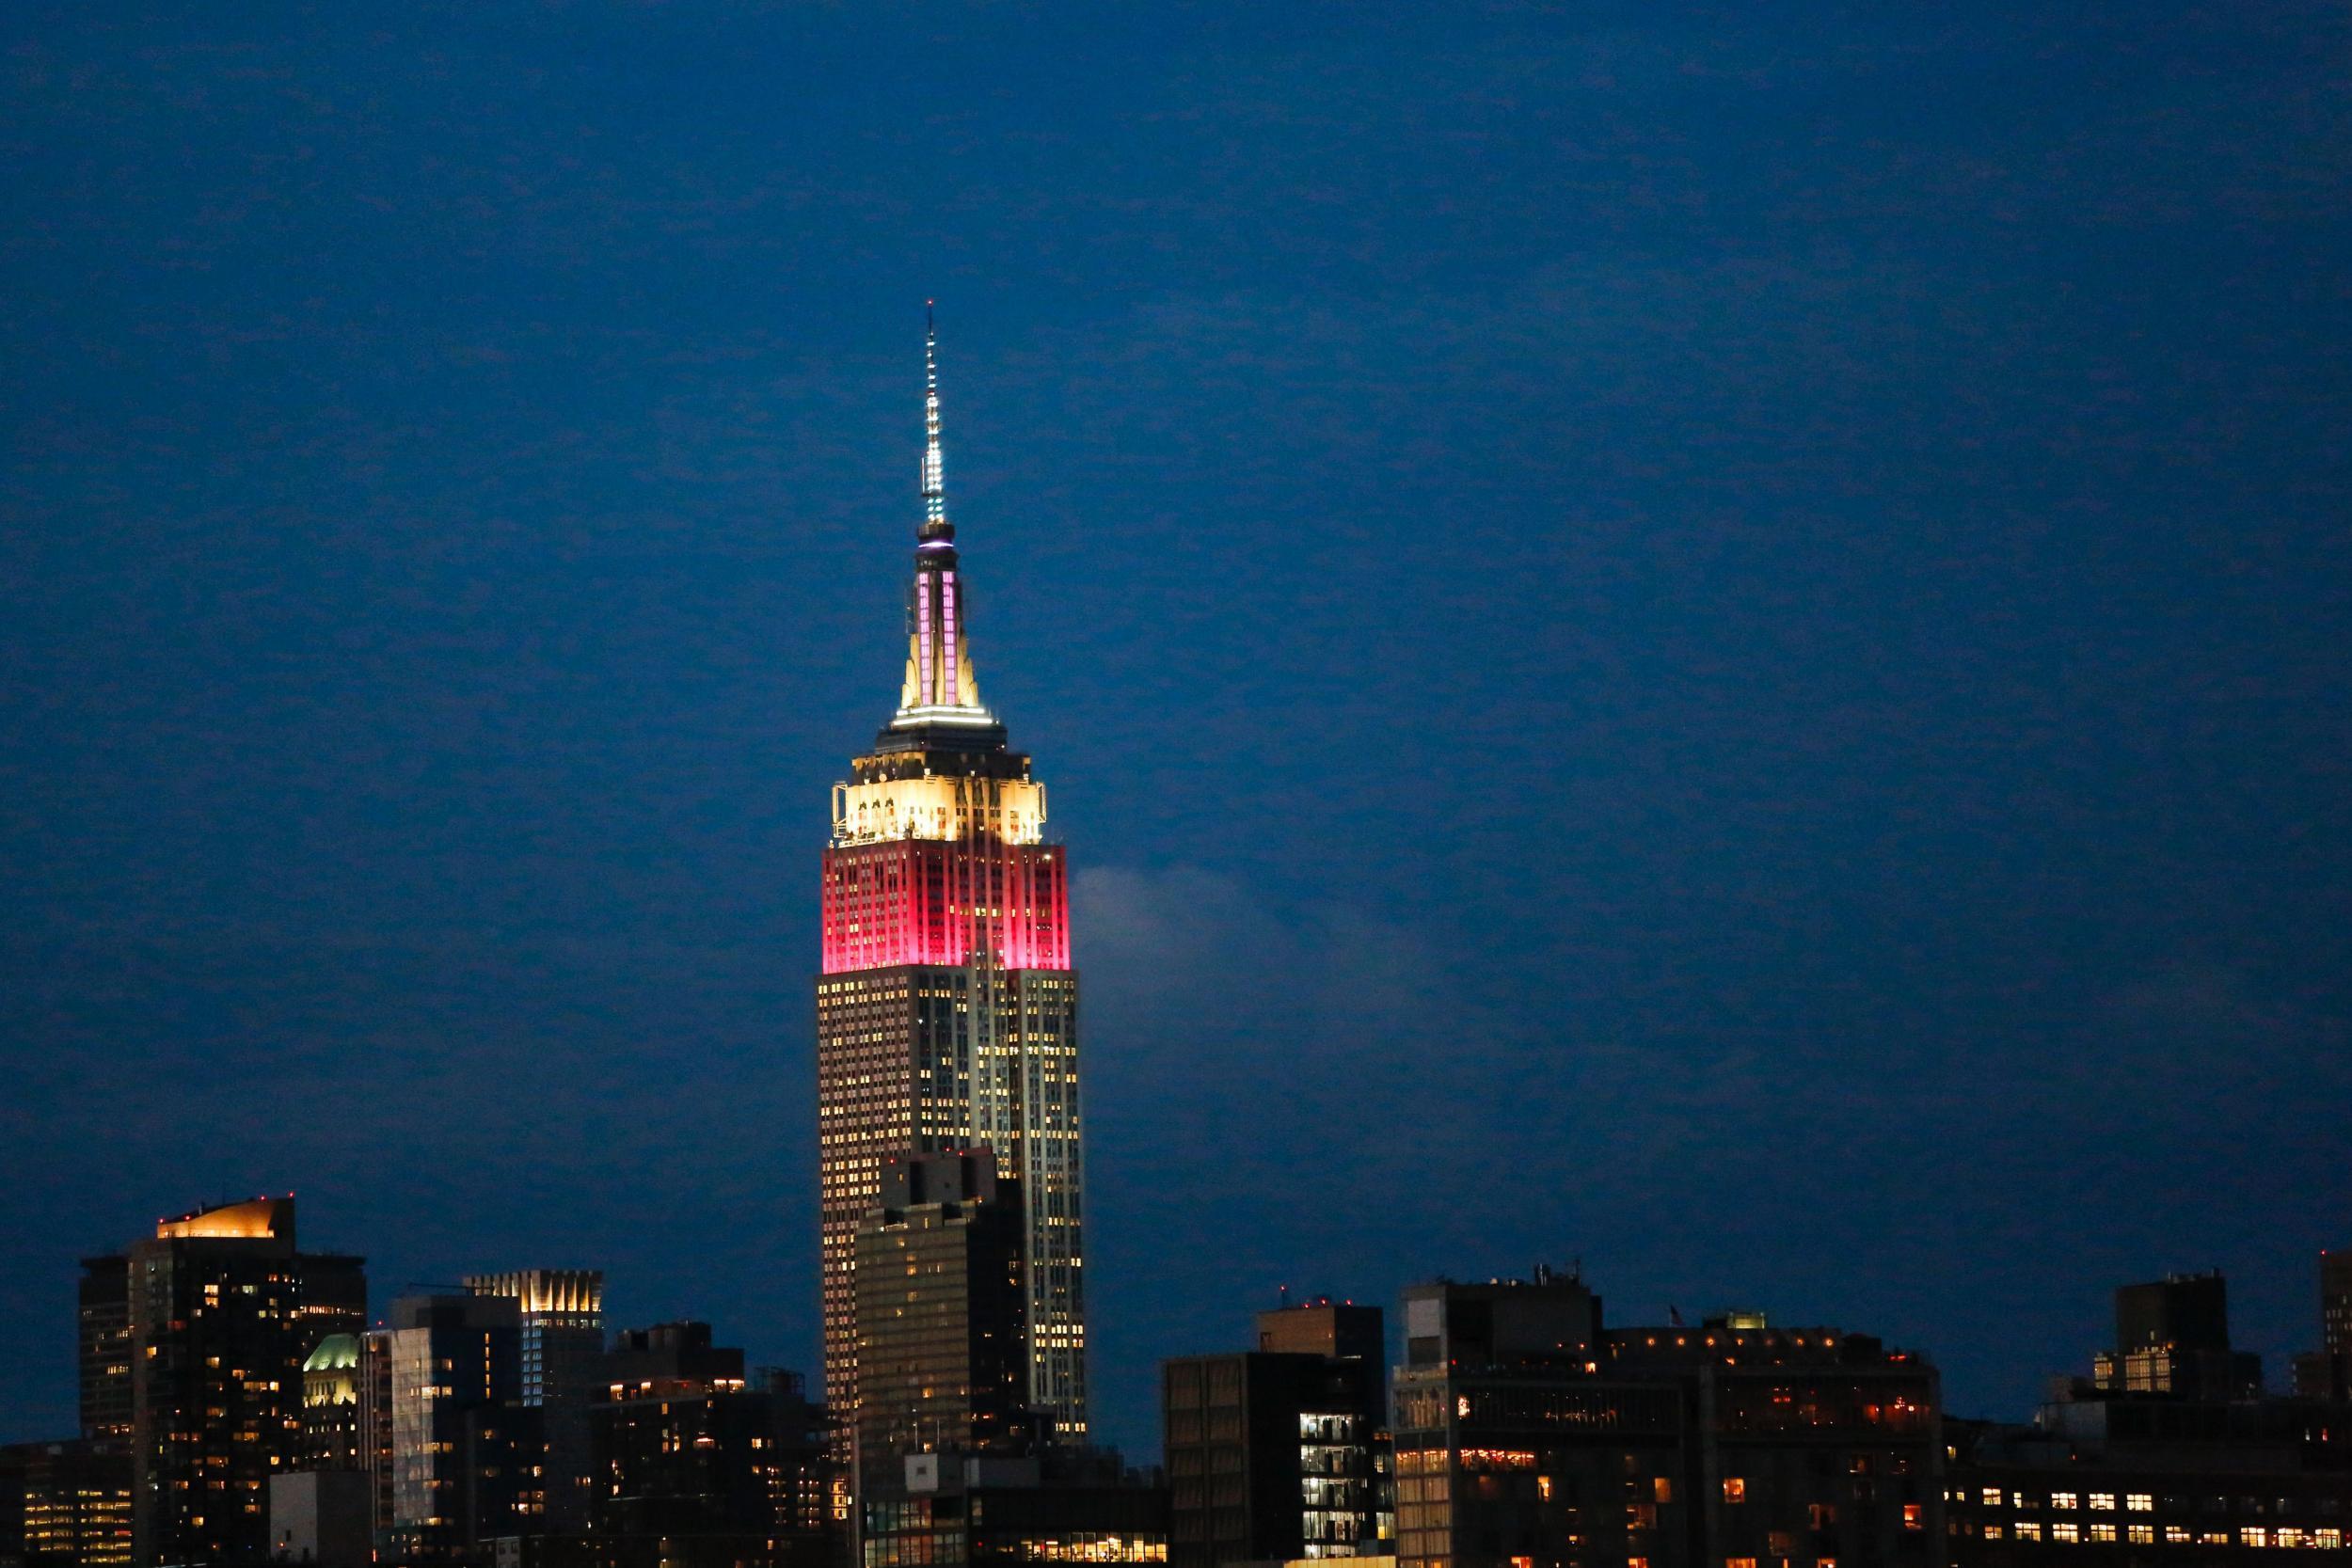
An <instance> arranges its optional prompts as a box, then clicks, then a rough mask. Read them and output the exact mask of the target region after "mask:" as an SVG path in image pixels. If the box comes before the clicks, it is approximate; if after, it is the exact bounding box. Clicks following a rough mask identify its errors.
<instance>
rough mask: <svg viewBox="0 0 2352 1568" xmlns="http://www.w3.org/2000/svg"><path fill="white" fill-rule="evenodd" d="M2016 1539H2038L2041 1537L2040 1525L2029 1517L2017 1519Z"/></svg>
mask: <svg viewBox="0 0 2352 1568" xmlns="http://www.w3.org/2000/svg"><path fill="white" fill-rule="evenodd" d="M2017 1539H2018V1540H2020V1541H2039V1540H2041V1539H2042V1527H2041V1526H2040V1525H2039V1524H2037V1523H2035V1522H2034V1521H2033V1520H2031V1519H2020V1520H2018V1521H2017Z"/></svg>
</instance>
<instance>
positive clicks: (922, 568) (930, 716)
mask: <svg viewBox="0 0 2352 1568" xmlns="http://www.w3.org/2000/svg"><path fill="white" fill-rule="evenodd" d="M957 563H958V559H957V554H956V529H955V525H954V524H953V523H950V522H949V521H948V520H947V490H946V483H945V478H944V474H943V464H942V459H941V455H940V446H939V330H938V327H937V325H936V324H935V323H934V322H933V320H932V318H931V314H930V306H929V305H928V304H926V305H925V307H924V312H923V522H922V526H921V527H920V528H919V529H917V530H916V531H915V546H914V589H913V591H912V592H911V593H910V594H909V595H908V600H907V667H906V679H905V681H904V682H903V683H902V684H901V686H900V688H899V691H898V712H897V713H896V714H895V715H894V716H893V717H892V718H891V721H890V726H889V728H888V729H887V730H885V731H884V732H883V739H884V740H885V742H886V741H888V740H889V739H891V738H892V737H893V736H899V737H901V738H907V737H910V732H914V735H918V736H922V737H924V738H927V739H948V740H950V741H951V742H952V741H954V740H959V739H960V740H961V741H962V742H963V743H964V744H966V745H971V744H979V745H983V746H986V745H994V746H1001V745H1003V743H1004V728H1003V726H1002V725H1000V724H999V723H998V722H997V721H996V716H995V715H994V714H993V713H992V712H990V711H989V710H988V708H987V706H986V705H984V704H982V703H981V701H980V686H979V679H978V676H977V674H975V673H974V672H973V668H972V639H971V633H970V630H969V627H968V626H967V624H966V616H965V614H964V593H963V579H962V576H961V573H960V572H959V571H958V570H957Z"/></svg>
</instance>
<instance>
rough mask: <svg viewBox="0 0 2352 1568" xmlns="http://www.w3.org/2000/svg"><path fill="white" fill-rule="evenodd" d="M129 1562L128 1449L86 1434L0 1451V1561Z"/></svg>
mask: <svg viewBox="0 0 2352 1568" xmlns="http://www.w3.org/2000/svg"><path fill="white" fill-rule="evenodd" d="M130 1560H131V1455H130V1452H129V1449H128V1445H127V1444H124V1443H119V1442H113V1441H107V1440H103V1439H99V1438H90V1437H84V1438H81V1439H78V1440H76V1441H72V1442H65V1443H15V1444H10V1445H9V1446H8V1447H6V1448H0V1564H7V1565H8V1568H19V1565H21V1568H124V1565H125V1564H127V1563H129V1562H130Z"/></svg>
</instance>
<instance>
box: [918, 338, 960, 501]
mask: <svg viewBox="0 0 2352 1568" xmlns="http://www.w3.org/2000/svg"><path fill="white" fill-rule="evenodd" d="M955 536H956V531H955V528H954V526H953V525H952V524H950V523H949V522H948V521H947V490H946V485H945V484H944V483H942V481H941V475H940V461H939V325H938V323H937V322H936V321H934V320H933V319H932V317H931V302H930V300H928V299H927V300H925V301H924V302H923V528H922V532H921V538H922V539H923V542H924V543H926V544H929V543H930V541H931V540H933V539H946V540H952V539H954V538H955Z"/></svg>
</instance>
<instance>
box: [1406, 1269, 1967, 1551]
mask: <svg viewBox="0 0 2352 1568" xmlns="http://www.w3.org/2000/svg"><path fill="white" fill-rule="evenodd" d="M1403 1305H1404V1318H1405V1337H1406V1360H1405V1364H1404V1365H1403V1366H1401V1367H1399V1368H1398V1369H1397V1370H1396V1373H1395V1380H1394V1387H1393V1391H1392V1396H1391V1398H1392V1408H1393V1421H1394V1427H1395V1441H1396V1478H1397V1479H1396V1486H1397V1510H1396V1512H1397V1542H1398V1546H1397V1557H1398V1560H1399V1562H1400V1564H1403V1565H1407V1568H1597V1565H1602V1564H1606V1565H1608V1568H1619V1565H1623V1564H1629V1563H1638V1564H1643V1565H1645V1568H1700V1565H1706V1568H1758V1565H1760V1564H1766V1563H1771V1564H1776V1565H1777V1564H1804V1565H1807V1568H1819V1565H1825V1564H1836V1565H1838V1568H1862V1565H1865V1564H1867V1565H1874V1568H1875V1565H1883V1564H1897V1565H1915V1568H1926V1565H1928V1564H1931V1563H1934V1562H1937V1561H1940V1560H1942V1557H1943V1553H1944V1544H1945V1543H1944V1534H1945V1523H1944V1493H1945V1486H1944V1476H1945V1465H1944V1461H1945V1453H1944V1449H1943V1446H1942V1435H1941V1423H1940V1416H1939V1410H1938V1388H1937V1382H1936V1377H1935V1373H1934V1371H1933V1370H1932V1369H1931V1368H1930V1367H1928V1366H1927V1365H1926V1364H1925V1363H1924V1362H1923V1361H1921V1360H1920V1359H1919V1358H1918V1357H1916V1356H1915V1355H1911V1354H1905V1353H1901V1352H1889V1351H1886V1350H1885V1349H1883V1347H1882V1346H1881V1345H1880V1344H1879V1343H1878V1341H1876V1340H1875V1339H1871V1338H1867V1337H1864V1336H1859V1335H1848V1334H1843V1333H1840V1332H1839V1331H1837V1330H1836V1329H1830V1328H1804V1329H1794V1330H1789V1329H1775V1328H1772V1327H1770V1326H1768V1325H1767V1324H1766V1323H1765V1321H1764V1320H1763V1318H1762V1316H1761V1315H1760V1314H1740V1315H1737V1316H1726V1317H1723V1318H1718V1319H1711V1320H1709V1321H1708V1322H1706V1323H1702V1324H1700V1325H1699V1326H1697V1327H1686V1326H1684V1325H1682V1324H1679V1323H1676V1324H1671V1325H1667V1326H1663V1327H1644V1328H1628V1329H1617V1330H1609V1331H1604V1329H1603V1327H1602V1323H1601V1314H1600V1301H1599V1298H1598V1297H1597V1296H1595V1295H1594V1294H1593V1293H1592V1292H1591V1291H1588V1290H1586V1289H1585V1288H1584V1286H1583V1285H1582V1284H1581V1282H1580V1281H1577V1280H1574V1279H1564V1278H1560V1277H1557V1276H1551V1275H1545V1274H1543V1273H1541V1272H1539V1273H1538V1275H1537V1277H1536V1278H1535V1279H1534V1280H1533V1281H1527V1282H1521V1281H1502V1282H1492V1283H1488V1284H1484V1285H1456V1284H1451V1283H1439V1284H1436V1285H1429V1286H1418V1287H1415V1288H1413V1289H1412V1290H1409V1291H1406V1294H1405V1299H1404V1304H1403Z"/></svg>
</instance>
